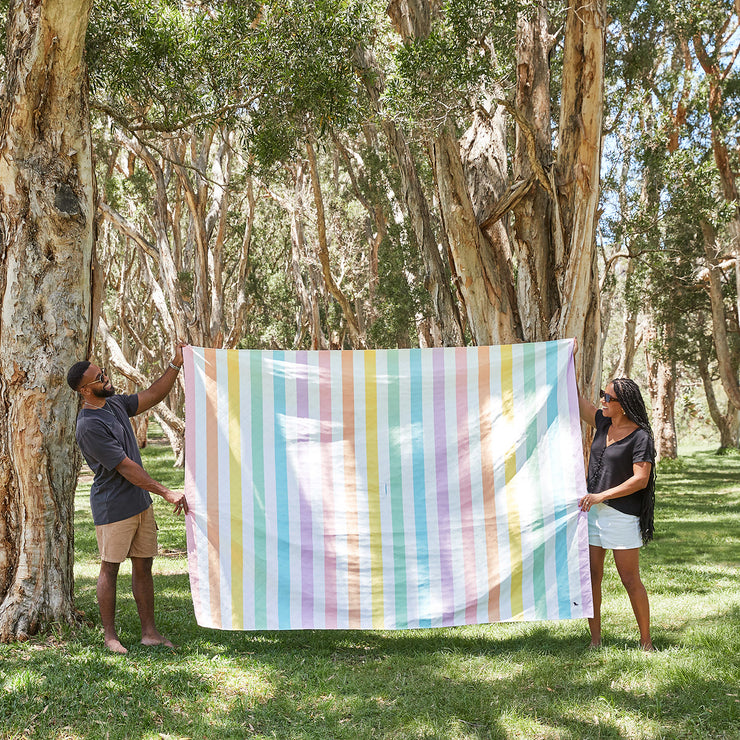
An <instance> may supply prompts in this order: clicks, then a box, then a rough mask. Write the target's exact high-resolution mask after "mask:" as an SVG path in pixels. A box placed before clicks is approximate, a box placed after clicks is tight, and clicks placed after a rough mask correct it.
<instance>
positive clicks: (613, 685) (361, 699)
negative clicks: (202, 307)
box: [0, 604, 740, 739]
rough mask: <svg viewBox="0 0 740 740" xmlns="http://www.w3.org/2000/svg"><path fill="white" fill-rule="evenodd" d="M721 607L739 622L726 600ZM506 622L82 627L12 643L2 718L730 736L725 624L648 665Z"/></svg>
mask: <svg viewBox="0 0 740 740" xmlns="http://www.w3.org/2000/svg"><path fill="white" fill-rule="evenodd" d="M168 606H169V605H168ZM181 608H182V605H181V604H177V605H176V607H175V609H176V610H177V611H179V610H180V609H181ZM168 611H169V608H168ZM725 616H726V617H727V620H728V621H731V620H732V619H735V620H736V619H737V616H738V615H737V610H736V609H735V610H734V612H733V613H732V614H731V613H729V612H728V613H727V614H726V615H725ZM180 621H181V622H182V621H184V620H182V617H180ZM510 628H511V626H510V625H501V626H496V625H494V626H481V627H466V628H456V629H432V630H423V631H422V630H419V631H407V632H400V633H385V632H355V631H306V632H262V633H224V632H212V631H209V630H198V629H197V628H195V627H194V625H192V624H187V625H186V626H185V634H184V635H183V636H184V637H185V640H184V642H183V645H182V647H181V649H180V650H179V651H178V652H176V653H172V652H171V651H168V650H162V649H155V650H152V649H147V648H143V647H139V646H134V647H132V649H131V652H130V653H129V655H128V656H126V657H118V656H113V655H110V654H108V653H106V652H105V651H104V650H102V649H100V648H97V647H93V646H92V644H91V642H90V640H91V638H92V637H94V635H93V631H83V634H81V635H79V637H78V639H77V640H72V641H70V642H69V643H68V644H67V651H66V653H65V655H64V656H63V661H62V662H61V665H60V656H59V654H58V653H57V651H56V650H43V649H39V650H36V651H31V652H30V653H29V652H28V651H25V650H23V649H22V648H21V647H20V646H18V647H14V648H11V649H9V650H8V651H7V652H6V654H5V655H4V660H3V663H2V668H0V673H2V675H3V678H4V692H3V694H2V695H1V696H0V712H2V716H4V717H6V718H7V717H8V716H15V717H18V719H19V723H18V724H16V725H15V726H8V725H6V729H11V730H15V731H16V732H19V733H20V732H22V731H23V728H24V727H26V726H28V725H29V724H31V725H33V727H34V728H35V734H36V735H39V736H51V735H54V736H56V735H57V734H59V735H61V734H62V732H63V731H64V732H68V733H72V734H75V735H76V736H79V737H85V738H96V737H106V736H109V737H112V738H114V737H127V738H131V737H142V736H144V735H146V736H149V735H150V734H151V733H152V732H154V733H157V732H159V733H160V734H161V735H162V736H171V735H174V736H187V737H194V736H206V737H219V738H241V737H245V736H247V735H252V734H257V735H261V736H265V737H279V738H322V739H323V738H331V737H337V738H340V737H342V738H364V737H381V736H382V737H397V738H452V737H469V738H504V737H511V728H512V723H514V725H513V726H518V727H521V728H523V729H522V732H523V734H524V736H526V737H541V736H545V735H547V736H552V734H553V731H554V730H555V729H557V732H558V733H560V736H565V737H574V738H575V737H577V738H588V737H625V736H630V735H626V734H625V732H624V726H625V721H626V720H627V719H628V718H633V719H634V722H635V723H636V724H637V725H640V724H642V726H643V727H644V729H646V731H647V732H648V734H651V735H655V734H656V733H654V732H652V731H651V730H650V723H654V726H655V727H657V728H661V731H662V732H663V733H665V735H664V736H671V737H674V736H675V737H680V736H691V737H709V736H711V737H722V736H727V737H730V736H731V731H732V728H733V727H736V724H735V723H736V722H737V721H738V719H740V717H739V716H738V709H737V705H736V704H734V703H733V700H732V698H731V697H727V694H728V683H727V676H726V675H723V674H722V673H712V672H711V671H707V663H708V661H710V660H711V653H712V652H713V651H716V650H728V649H731V648H732V647H733V643H732V640H733V638H732V635H731V632H730V630H729V629H728V630H727V632H726V633H722V634H720V635H719V637H718V639H717V641H715V642H713V643H711V644H706V645H705V644H702V643H701V642H699V643H697V644H696V645H695V646H693V648H692V649H693V650H694V651H696V652H698V653H701V652H702V651H704V652H705V653H706V654H707V655H706V656H705V657H706V659H705V660H704V661H701V662H694V663H689V664H688V665H680V664H678V663H676V664H673V663H670V662H669V661H668V660H667V659H666V660H665V666H666V667H665V668H664V669H663V671H662V673H659V674H658V675H657V678H656V676H655V675H652V672H653V671H654V663H655V661H657V660H660V659H661V656H660V655H657V656H647V655H644V654H642V653H641V652H640V651H638V650H626V651H625V650H618V649H613V648H608V649H605V650H603V651H597V652H596V653H592V652H588V651H585V650H584V649H583V648H584V635H583V634H582V633H580V634H576V632H575V631H574V630H570V631H569V632H566V633H565V634H562V633H558V632H557V631H556V630H555V629H554V628H553V626H549V625H548V626H545V625H539V624H534V625H527V626H525V627H524V632H523V633H518V634H507V632H508V631H509V629H510ZM516 629H518V630H521V629H522V625H517V626H516ZM497 633H499V634H497ZM735 641H736V638H735ZM735 647H737V646H736V644H735ZM723 700H724V701H723ZM702 729H703V730H704V731H706V734H703V733H702V732H701V730H702Z"/></svg>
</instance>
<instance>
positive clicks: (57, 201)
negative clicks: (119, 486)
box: [0, 0, 95, 641]
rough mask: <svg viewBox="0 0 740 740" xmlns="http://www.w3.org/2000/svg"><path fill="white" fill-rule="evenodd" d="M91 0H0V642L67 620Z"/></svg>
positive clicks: (86, 256)
mask: <svg viewBox="0 0 740 740" xmlns="http://www.w3.org/2000/svg"><path fill="white" fill-rule="evenodd" d="M90 5H91V0H81V1H79V2H74V3H73V2H69V1H67V0H44V1H43V2H36V3H27V2H19V1H18V0H11V2H10V4H9V13H8V24H7V30H8V34H7V39H8V46H7V53H6V70H7V73H6V77H5V89H4V90H3V94H2V98H3V100H2V110H1V112H0V300H2V312H1V313H0V512H2V515H0V641H8V640H13V639H24V638H25V637H27V636H28V635H31V634H33V633H35V632H37V631H38V630H39V629H41V628H42V627H43V626H44V625H47V624H49V623H51V622H70V621H72V620H73V619H74V616H75V611H74V594H73V570H72V566H73V516H74V492H75V486H76V482H77V473H78V470H79V454H78V453H77V451H76V445H75V441H74V430H75V418H76V414H77V409H78V399H77V397H76V394H74V393H73V392H72V391H71V390H70V389H69V387H68V386H67V384H66V371H67V369H68V367H69V366H70V365H72V364H73V363H74V362H75V361H77V360H80V359H83V358H85V357H86V356H87V354H88V352H89V348H90V339H91V310H92V307H91V301H92V293H93V285H92V281H93V275H92V261H93V248H94V241H95V218H94V215H95V210H94V200H95V184H94V178H93V169H92V159H91V156H92V151H91V142H90V121H89V108H88V96H87V71H86V67H85V62H84V41H85V34H86V31H87V23H88V18H89V14H90Z"/></svg>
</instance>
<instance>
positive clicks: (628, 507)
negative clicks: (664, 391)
mask: <svg viewBox="0 0 740 740" xmlns="http://www.w3.org/2000/svg"><path fill="white" fill-rule="evenodd" d="M611 425H612V421H611V419H608V418H607V417H605V416H604V414H603V413H602V412H601V409H598V410H597V411H596V433H595V434H594V441H593V442H592V443H591V457H590V459H589V461H588V481H587V487H588V492H589V493H601V492H602V491H606V490H607V489H608V488H614V487H615V486H618V485H619V484H620V483H624V482H625V481H626V480H627V479H628V478H631V477H632V475H633V473H634V471H633V469H632V465H633V464H634V463H638V462H649V463H651V464H653V465H654V464H655V461H654V459H653V451H652V444H651V442H650V435H649V434H648V433H647V432H646V431H645V430H644V429H640V428H638V429H635V431H634V432H630V433H629V434H628V435H627V436H626V437H624V439H620V440H619V441H618V442H612V444H610V445H609V446H608V447H607V446H606V433H607V431H608V430H609V427H610V426H611ZM644 493H645V489H644V488H643V489H642V490H641V491H635V492H634V493H630V494H629V495H628V496H622V497H621V498H612V499H608V500H607V501H604V503H605V504H609V506H612V507H613V508H615V509H617V511H622V512H624V513H625V514H632V515H633V516H640V509H641V506H642V497H643V494H644Z"/></svg>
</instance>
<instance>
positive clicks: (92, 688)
mask: <svg viewBox="0 0 740 740" xmlns="http://www.w3.org/2000/svg"><path fill="white" fill-rule="evenodd" d="M144 452H145V461H144V465H145V467H147V469H148V470H149V471H150V472H151V473H152V474H153V475H154V477H155V478H159V479H160V480H162V481H163V482H166V483H168V484H169V485H170V486H171V487H174V488H178V487H181V486H182V471H178V470H174V469H173V468H172V465H171V457H170V455H169V450H168V448H166V447H163V446H160V445H150V446H149V447H148V448H147V449H146V450H145V451H144ZM88 489H89V481H88V482H87V483H86V482H85V478H84V477H83V478H82V479H81V484H80V487H79V489H78V494H77V498H76V501H75V506H76V512H75V527H76V561H77V562H76V566H75V579H76V587H75V592H76V601H77V606H78V608H79V609H81V610H82V611H83V612H84V613H85V615H86V617H87V619H88V620H89V624H87V625H84V626H81V627H79V628H77V629H75V630H69V629H60V630H56V631H54V632H53V633H51V634H47V635H44V636H42V637H39V638H35V639H32V640H30V641H28V642H26V643H23V644H14V645H0V686H2V691H0V737H1V738H165V739H166V738H247V737H255V738H320V739H321V740H325V739H327V738H375V737H383V738H400V739H403V740H406V739H408V738H684V737H686V738H740V456H738V455H730V456H724V457H717V456H715V455H714V454H712V452H708V451H707V452H702V451H699V452H693V453H692V454H690V455H688V456H685V457H683V458H681V459H679V460H678V461H676V462H671V464H670V465H669V466H664V467H663V468H662V469H661V470H660V472H659V479H658V509H657V513H656V520H657V538H656V541H655V542H654V543H652V544H651V545H650V546H649V547H647V548H646V549H645V550H644V551H643V555H642V563H643V579H644V581H645V584H646V586H647V589H648V593H649V595H650V599H651V606H652V621H653V636H654V641H655V645H656V647H657V649H658V652H657V653H655V654H652V655H647V654H644V653H643V652H641V651H640V650H638V649H636V645H637V636H638V635H637V628H636V625H635V623H634V618H633V616H632V612H631V609H630V606H629V602H628V601H627V597H626V595H625V593H624V590H623V589H622V587H621V585H620V584H619V582H618V579H617V577H616V574H615V570H614V565H613V562H612V561H611V560H610V559H609V561H608V567H607V574H606V577H605V584H604V614H603V622H604V644H605V647H604V648H603V649H602V650H599V651H588V650H586V649H585V647H586V645H587V643H588V631H587V626H586V624H585V621H575V622H537V623H519V624H494V625H480V626H475V627H458V628H453V629H433V630H416V631H401V632H358V631H354V632H353V631H302V632H258V633H248V632H234V633H230V632H218V631H213V630H206V629H201V628H199V627H198V626H197V625H196V624H195V619H194V617H193V609H192V601H191V598H190V590H189V585H188V577H187V567H186V558H185V553H184V551H185V535H184V527H183V521H182V518H175V517H174V516H172V515H171V514H170V513H169V508H170V507H168V506H167V505H166V504H164V502H163V501H162V500H161V499H159V498H158V497H155V499H156V501H155V507H156V510H157V518H158V521H159V525H160V548H161V550H162V556H161V557H159V558H158V559H157V560H156V561H155V588H156V591H157V617H158V626H159V628H160V631H162V632H163V633H164V634H166V635H168V636H169V637H171V638H172V639H173V640H174V641H175V642H177V643H178V644H179V646H180V647H179V649H178V650H177V651H176V652H172V651H170V650H167V649H163V648H155V649H152V648H143V647H141V646H138V645H137V642H138V639H139V632H138V620H137V617H136V608H135V604H134V601H133V598H132V597H131V594H130V566H129V565H128V564H126V565H124V566H122V569H121V576H120V577H119V592H118V626H119V633H120V636H121V639H122V641H123V643H124V644H125V645H128V646H130V652H129V654H128V655H127V656H115V655H112V654H110V653H108V652H107V651H106V650H105V649H104V648H103V645H102V632H101V629H100V624H99V618H98V615H97V606H96V600H95V580H96V577H97V571H98V567H99V564H98V560H97V548H96V545H95V536H94V530H93V526H92V520H91V517H90V513H89V506H88V502H87V493H88Z"/></svg>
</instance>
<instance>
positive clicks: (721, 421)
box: [697, 350, 738, 450]
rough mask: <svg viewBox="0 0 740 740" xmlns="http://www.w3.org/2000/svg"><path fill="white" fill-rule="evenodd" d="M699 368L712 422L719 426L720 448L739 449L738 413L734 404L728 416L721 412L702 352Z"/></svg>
mask: <svg viewBox="0 0 740 740" xmlns="http://www.w3.org/2000/svg"><path fill="white" fill-rule="evenodd" d="M697 367H698V368H699V375H700V376H701V382H702V385H703V386H704V395H705V396H706V398H707V406H708V407H709V415H710V416H711V417H712V421H713V422H714V423H715V425H716V426H717V429H719V437H720V440H719V448H720V450H727V449H729V448H731V447H737V444H738V438H737V432H738V426H737V417H738V411H737V409H736V408H734V406H732V404H729V408H728V410H727V413H726V414H723V413H722V412H721V411H720V408H719V404H718V403H717V396H716V395H715V393H714V384H713V383H712V374H711V373H710V372H709V362H708V360H707V357H706V355H705V354H704V353H703V352H702V351H701V350H700V351H699V357H698V360H697Z"/></svg>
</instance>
